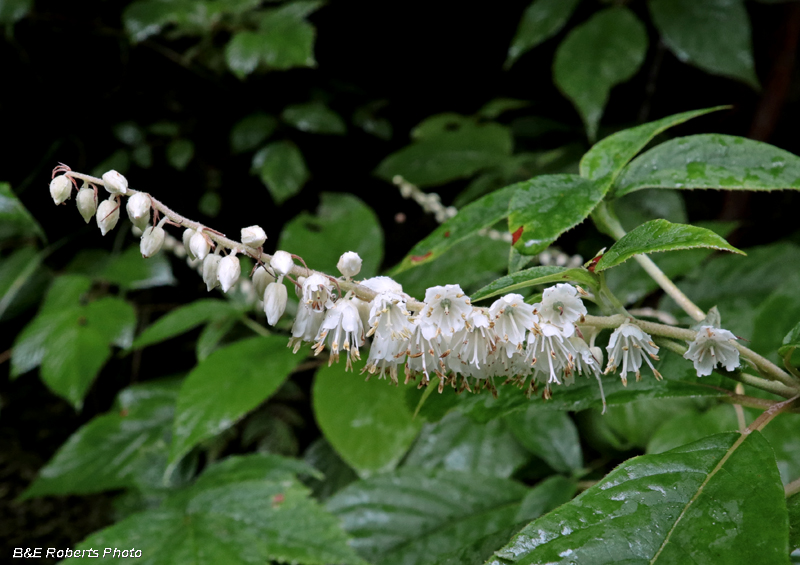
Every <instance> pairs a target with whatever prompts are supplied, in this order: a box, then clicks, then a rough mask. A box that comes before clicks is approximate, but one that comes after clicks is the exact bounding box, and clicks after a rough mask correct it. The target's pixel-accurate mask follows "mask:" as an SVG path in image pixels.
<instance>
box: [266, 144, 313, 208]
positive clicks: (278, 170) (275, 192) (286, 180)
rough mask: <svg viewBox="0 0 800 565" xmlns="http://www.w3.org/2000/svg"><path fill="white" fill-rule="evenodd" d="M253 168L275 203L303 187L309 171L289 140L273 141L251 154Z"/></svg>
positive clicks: (300, 154) (286, 198) (289, 196)
mask: <svg viewBox="0 0 800 565" xmlns="http://www.w3.org/2000/svg"><path fill="white" fill-rule="evenodd" d="M253 170H254V171H256V172H257V173H258V175H259V176H260V178H261V182H263V183H264V185H265V186H266V187H267V190H269V193H270V194H271V195H272V199H273V200H274V201H275V203H276V204H282V203H283V202H285V201H286V200H288V199H289V198H291V197H292V196H294V195H295V194H297V193H298V192H300V189H301V188H303V185H304V184H305V183H306V181H308V178H309V172H308V168H307V167H306V162H305V160H304V159H303V154H302V153H300V150H299V149H298V148H297V146H296V145H295V144H294V143H292V142H291V141H275V142H272V143H270V144H269V145H267V146H266V147H264V148H263V149H261V150H260V151H259V152H258V153H256V154H255V155H254V156H253Z"/></svg>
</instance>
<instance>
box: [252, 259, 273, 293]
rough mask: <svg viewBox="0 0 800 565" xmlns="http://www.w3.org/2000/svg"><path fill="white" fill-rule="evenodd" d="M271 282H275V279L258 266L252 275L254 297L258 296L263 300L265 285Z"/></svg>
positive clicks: (262, 267) (261, 266)
mask: <svg viewBox="0 0 800 565" xmlns="http://www.w3.org/2000/svg"><path fill="white" fill-rule="evenodd" d="M271 282H275V277H273V276H272V275H271V274H270V273H269V271H267V270H266V269H265V268H264V266H263V265H259V266H258V267H257V268H256V270H255V272H254V273H253V287H254V288H255V291H256V296H260V297H261V298H262V300H263V298H264V292H266V290H267V285H268V284H269V283H271Z"/></svg>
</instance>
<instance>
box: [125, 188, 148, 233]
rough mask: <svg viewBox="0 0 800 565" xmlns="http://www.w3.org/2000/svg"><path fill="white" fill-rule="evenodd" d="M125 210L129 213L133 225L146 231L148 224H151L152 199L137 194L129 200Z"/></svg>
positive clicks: (139, 193)
mask: <svg viewBox="0 0 800 565" xmlns="http://www.w3.org/2000/svg"><path fill="white" fill-rule="evenodd" d="M125 209H126V210H127V211H128V217H129V218H130V220H131V222H132V223H133V225H134V226H136V227H137V228H139V229H140V230H142V231H144V230H145V228H146V227H147V224H149V223H150V197H149V196H147V195H146V194H143V193H141V192H137V193H136V194H134V195H133V196H131V197H130V198H128V204H127V205H126V206H125Z"/></svg>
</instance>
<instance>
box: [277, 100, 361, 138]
mask: <svg viewBox="0 0 800 565" xmlns="http://www.w3.org/2000/svg"><path fill="white" fill-rule="evenodd" d="M281 118H282V119H283V121H285V122H286V123H288V124H291V125H293V126H294V127H296V128H297V129H299V130H300V131H307V132H310V133H327V134H334V135H344V134H345V133H347V126H346V125H345V123H344V120H342V118H341V117H340V116H339V114H337V113H336V112H334V111H333V110H331V109H330V108H328V107H327V106H326V105H325V104H323V103H322V102H307V103H305V104H292V105H291V106H287V107H286V108H285V109H284V110H283V112H282V113H281Z"/></svg>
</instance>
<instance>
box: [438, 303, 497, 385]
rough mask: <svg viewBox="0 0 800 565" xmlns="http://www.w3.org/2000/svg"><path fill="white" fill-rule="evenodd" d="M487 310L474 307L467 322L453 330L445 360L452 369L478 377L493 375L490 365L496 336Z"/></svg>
mask: <svg viewBox="0 0 800 565" xmlns="http://www.w3.org/2000/svg"><path fill="white" fill-rule="evenodd" d="M487 314H488V313H487V312H486V310H485V309H483V308H473V310H472V312H470V315H469V316H468V321H469V324H466V325H465V326H464V327H463V328H462V329H461V330H459V331H457V332H456V333H455V334H453V337H452V339H451V340H450V354H449V355H448V356H447V357H446V362H447V366H448V367H449V368H450V370H452V371H453V372H454V373H459V374H461V375H464V376H467V377H475V378H477V379H485V378H487V377H491V376H494V375H493V374H492V373H491V371H490V367H492V365H493V364H494V355H495V352H496V351H497V340H498V337H497V333H496V332H495V329H494V324H492V322H491V320H490V319H489V316H488V315H487Z"/></svg>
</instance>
